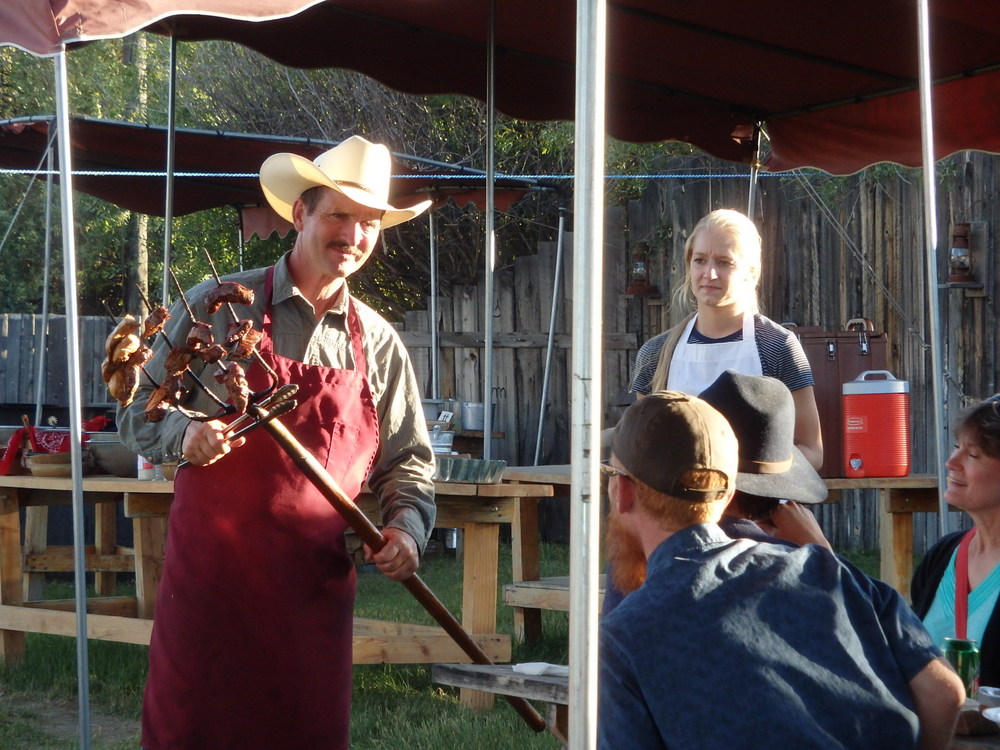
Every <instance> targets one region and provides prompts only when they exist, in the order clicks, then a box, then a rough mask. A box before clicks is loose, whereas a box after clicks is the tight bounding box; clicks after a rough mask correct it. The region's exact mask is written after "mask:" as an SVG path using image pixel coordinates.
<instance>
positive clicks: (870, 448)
mask: <svg viewBox="0 0 1000 750" xmlns="http://www.w3.org/2000/svg"><path fill="white" fill-rule="evenodd" d="M842 398H843V415H844V425H843V426H844V431H843V439H844V445H843V448H844V476H845V477H905V476H906V475H908V474H909V473H910V384H909V383H908V382H907V381H905V380H897V379H896V378H895V377H893V375H892V373H891V372H889V371H887V370H866V371H865V372H863V373H861V374H860V375H858V377H857V378H856V379H855V380H851V381H849V382H847V383H844V385H843V395H842Z"/></svg>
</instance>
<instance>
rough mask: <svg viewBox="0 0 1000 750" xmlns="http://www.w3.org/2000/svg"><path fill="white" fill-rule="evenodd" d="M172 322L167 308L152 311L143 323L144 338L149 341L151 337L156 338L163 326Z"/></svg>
mask: <svg viewBox="0 0 1000 750" xmlns="http://www.w3.org/2000/svg"><path fill="white" fill-rule="evenodd" d="M168 320H170V312H169V311H168V310H167V308H165V307H163V306H162V305H161V306H160V307H157V308H156V309H155V310H153V311H151V312H150V313H149V315H147V316H146V319H145V320H144V321H143V322H142V337H143V338H144V339H148V338H149V337H151V336H155V335H156V334H158V333H159V332H160V330H161V329H162V328H163V324H164V323H166V322H167V321H168Z"/></svg>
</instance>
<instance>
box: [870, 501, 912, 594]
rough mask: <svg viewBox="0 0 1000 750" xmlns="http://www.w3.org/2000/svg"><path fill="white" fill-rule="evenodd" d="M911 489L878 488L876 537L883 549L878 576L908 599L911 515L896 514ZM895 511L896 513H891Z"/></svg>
mask: <svg viewBox="0 0 1000 750" xmlns="http://www.w3.org/2000/svg"><path fill="white" fill-rule="evenodd" d="M912 492H913V491H912V490H903V489H888V488H885V489H880V490H878V501H879V513H880V517H879V522H880V529H879V537H880V547H881V549H882V562H881V577H882V580H883V581H885V582H886V583H888V584H889V585H890V586H892V587H893V588H894V589H896V591H898V592H899V593H900V594H902V595H903V598H904V599H906V600H907V601H909V600H910V579H912V578H913V513H912V512H910V513H907V512H899V510H898V509H899V508H900V507H902V506H904V505H905V504H906V498H907V496H908V495H910V494H912ZM893 510H895V511H896V512H890V511H893Z"/></svg>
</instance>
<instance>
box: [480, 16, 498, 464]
mask: <svg viewBox="0 0 1000 750" xmlns="http://www.w3.org/2000/svg"><path fill="white" fill-rule="evenodd" d="M489 13H490V17H489V33H488V36H489V44H488V45H487V62H486V77H487V80H486V248H485V250H486V292H485V296H486V299H484V300H483V337H484V339H485V341H484V342H483V347H484V356H483V459H484V460H486V461H489V460H490V459H491V458H492V457H493V440H492V438H493V328H494V323H493V296H494V294H495V292H494V290H493V281H494V280H493V272H494V270H495V269H496V226H495V224H496V216H495V209H496V191H495V190H494V185H493V178H494V174H495V169H496V163H495V161H496V151H495V149H494V144H493V139H494V137H495V133H496V116H495V114H496V110H495V109H494V104H495V98H496V81H495V70H496V68H495V65H496V37H495V34H496V0H490V7H489Z"/></svg>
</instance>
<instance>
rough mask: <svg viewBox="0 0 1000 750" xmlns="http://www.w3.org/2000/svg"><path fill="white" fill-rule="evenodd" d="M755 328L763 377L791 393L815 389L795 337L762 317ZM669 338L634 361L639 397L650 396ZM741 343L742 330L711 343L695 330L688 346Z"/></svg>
mask: <svg viewBox="0 0 1000 750" xmlns="http://www.w3.org/2000/svg"><path fill="white" fill-rule="evenodd" d="M753 327H754V338H755V339H756V342H757V352H758V354H760V364H761V369H762V371H763V373H764V375H769V376H771V377H773V378H777V379H778V380H780V381H781V382H782V383H784V384H785V385H786V386H788V390H790V391H797V390H800V389H802V388H805V387H807V386H810V385H815V382H814V381H813V376H812V368H810V367H809V360H808V359H806V353H805V351H803V349H802V344H801V343H800V342H799V339H798V337H796V335H795V334H794V333H792V332H791V331H789V330H788V329H787V328H785V327H784V326H781V325H779V324H778V323H775V322H774V321H773V320H771V319H770V318H767V317H765V316H763V315H761V314H759V313H758V314H756V315H754V316H753ZM669 337H670V331H664V332H663V333H661V334H659V335H657V336H654V337H653V338H651V339H650V340H649V341H647V342H646V343H645V344H643V345H642V346H641V347H640V348H639V352H638V353H637V354H636V357H635V367H634V368H633V370H632V372H633V375H632V390H633V391H635V392H636V393H641V394H642V395H643V396H647V395H649V391H650V388H651V384H652V382H653V374H654V373H655V372H656V365H657V363H658V362H659V361H660V352H661V351H662V349H663V345H664V344H665V343H666V342H667V339H668V338H669ZM742 340H743V331H742V330H738V331H736V332H735V333H733V334H732V335H730V336H726V337H725V338H721V339H710V338H708V337H706V336H703V335H702V334H700V333H698V331H697V330H695V329H694V328H692V329H691V335H690V336H689V338H688V340H687V343H689V344H722V343H727V342H730V341H742ZM709 385H710V383H705V387H706V388H707V387H708V386H709Z"/></svg>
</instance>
